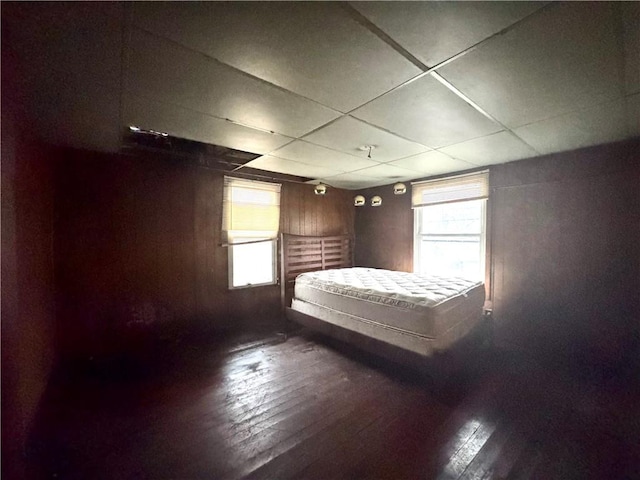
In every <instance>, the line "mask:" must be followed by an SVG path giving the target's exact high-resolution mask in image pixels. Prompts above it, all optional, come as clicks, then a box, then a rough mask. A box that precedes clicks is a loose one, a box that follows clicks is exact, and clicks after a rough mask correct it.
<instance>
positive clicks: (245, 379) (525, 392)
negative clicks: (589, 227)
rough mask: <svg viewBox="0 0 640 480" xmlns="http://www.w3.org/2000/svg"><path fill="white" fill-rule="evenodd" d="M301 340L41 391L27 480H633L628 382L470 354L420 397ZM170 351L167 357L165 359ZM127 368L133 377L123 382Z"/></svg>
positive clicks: (350, 358) (637, 419) (392, 378)
mask: <svg viewBox="0 0 640 480" xmlns="http://www.w3.org/2000/svg"><path fill="white" fill-rule="evenodd" d="M321 340H323V339H322V338H319V337H316V336H313V335H302V336H293V337H291V338H289V339H288V340H287V341H286V342H281V341H280V342H278V341H272V342H267V343H263V344H260V343H258V344H256V343H246V344H238V343H233V342H232V343H224V344H217V345H209V344H207V343H205V342H200V343H198V344H180V345H179V346H176V347H174V348H173V349H172V350H158V351H157V353H156V356H155V357H154V358H153V359H152V361H150V360H149V359H147V361H146V362H142V363H136V364H134V363H124V362H123V363H121V364H118V365H110V366H103V367H102V368H94V369H93V370H92V371H91V372H85V373H84V374H83V375H79V374H77V373H76V374H74V375H67V376H65V377H62V376H60V377H59V378H58V379H57V380H56V381H55V382H53V383H52V385H51V386H50V389H49V391H48V393H47V395H46V397H45V400H44V402H43V405H42V408H41V412H40V415H39V418H38V421H37V426H36V429H35V431H34V434H33V437H32V440H31V446H30V449H29V451H28V461H29V465H30V468H29V472H30V474H31V476H32V477H33V478H70V479H103V478H104V479H120V478H122V479H125V478H126V479H128V478H140V479H146V478H149V479H191V478H193V479H201V478H202V479H218V478H254V479H259V478H263V479H286V478H305V479H306V478H310V479H311V478H315V479H329V478H352V479H357V478H393V479H396V478H422V479H431V478H434V479H489V478H494V479H555V478H558V479H574V478H575V479H618V478H619V479H631V478H640V401H639V400H640V388H639V387H638V381H637V377H634V375H633V374H628V373H627V374H626V375H620V376H618V377H616V378H615V379H608V380H603V379H600V380H598V381H597V382H596V381H595V380H590V379H589V378H581V379H579V380H571V378H573V377H571V376H570V375H567V374H566V373H565V372H553V371H550V370H549V369H544V368H542V367H540V366H539V365H536V364H534V363H532V362H530V361H525V360H524V359H522V358H516V357H515V356H513V355H508V354H505V353H497V352H495V351H484V352H482V353H480V354H478V355H477V356H475V357H474V358H469V359H468V362H465V364H463V365H461V366H460V373H459V374H458V375H456V377H455V378H451V379H449V380H448V381H446V382H437V383H434V382H432V381H430V380H429V379H428V378H426V377H424V376H423V375H418V374H415V373H413V372H411V371H409V370H407V369H405V368H401V367H397V366H394V365H392V364H390V363H388V362H385V361H382V360H378V359H376V358H374V357H372V356H368V355H365V354H362V353H358V352H354V351H352V350H351V349H349V348H348V347H345V346H342V345H340V344H335V343H333V344H332V343H327V342H326V341H321ZM178 351H179V354H178V353H177V352H178ZM134 366H135V368H134Z"/></svg>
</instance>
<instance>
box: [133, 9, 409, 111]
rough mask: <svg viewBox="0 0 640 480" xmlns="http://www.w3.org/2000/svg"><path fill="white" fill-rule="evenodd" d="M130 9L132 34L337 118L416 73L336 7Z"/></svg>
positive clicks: (343, 10)
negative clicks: (214, 62)
mask: <svg viewBox="0 0 640 480" xmlns="http://www.w3.org/2000/svg"><path fill="white" fill-rule="evenodd" d="M133 5H134V7H133V8H134V22H135V23H136V24H137V25H138V26H140V27H142V28H144V29H146V30H149V31H152V32H154V33H156V34H158V35H162V36H166V37H168V38H171V39H172V40H175V41H177V42H179V43H181V44H183V45H186V46H188V47H191V48H193V49H195V50H198V51H201V52H203V53H206V54H208V55H211V56H212V57H214V58H217V59H219V60H220V61H222V62H224V63H227V64H229V65H232V66H234V67H236V68H238V69H240V70H243V71H245V72H247V73H250V74H252V75H254V76H256V77H259V78H262V79H264V80H267V81H269V82H271V83H274V84H276V85H279V86H281V87H283V88H286V89H288V90H291V91H292V92H296V93H299V94H300V95H304V96H305V97H308V98H311V99H313V100H316V101H318V102H320V103H322V104H323V105H327V106H329V107H332V108H335V109H337V110H340V111H348V110H351V109H353V108H355V107H357V106H358V105H361V104H363V103H365V102H366V101H368V100H371V99H372V98H375V97H376V96H378V95H380V94H382V93H384V92H386V91H388V90H389V89H391V88H393V87H395V86H397V85H399V84H401V83H402V82H404V81H405V80H407V79H409V78H411V77H413V76H415V75H416V74H418V73H420V70H419V69H418V68H417V67H416V66H414V65H413V64H411V63H410V62H409V61H407V60H406V59H405V58H404V57H402V56H401V55H399V54H398V53H396V52H395V51H394V50H393V49H392V48H391V47H389V46H388V45H387V44H386V43H384V42H383V41H382V40H380V39H379V38H378V37H377V36H375V35H374V34H373V33H371V32H370V31H368V30H367V29H365V28H364V27H363V26H361V25H359V24H358V23H356V22H355V21H354V20H353V19H352V18H351V17H350V16H349V14H348V12H347V11H346V10H345V9H344V8H342V7H341V6H340V5H339V4H337V3H335V4H334V3H331V2H328V3H322V2H281V3H278V2H153V3H152V2H137V3H134V4H133Z"/></svg>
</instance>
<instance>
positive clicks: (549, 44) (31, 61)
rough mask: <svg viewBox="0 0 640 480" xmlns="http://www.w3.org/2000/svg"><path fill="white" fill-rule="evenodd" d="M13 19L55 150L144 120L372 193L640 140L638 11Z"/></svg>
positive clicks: (116, 142)
mask: <svg viewBox="0 0 640 480" xmlns="http://www.w3.org/2000/svg"><path fill="white" fill-rule="evenodd" d="M2 21H3V23H2V26H3V38H2V40H3V42H2V48H3V58H5V49H6V51H7V52H9V53H8V54H10V55H12V56H13V57H14V58H15V64H16V70H17V74H18V75H19V77H20V78H21V88H22V89H23V91H22V92H20V94H21V95H22V97H23V99H24V103H25V109H26V110H27V111H28V112H29V114H30V119H31V120H30V121H32V122H33V127H34V130H37V131H38V132H40V134H41V136H42V138H43V139H44V140H46V141H49V142H52V143H54V144H62V145H70V146H74V147H79V148H89V149H93V150H99V151H118V150H120V148H121V147H122V142H123V132H124V131H125V129H126V128H127V127H128V126H129V125H136V126H140V127H142V128H145V129H153V130H157V131H162V132H167V133H169V134H170V135H173V136H176V137H181V138H186V139H189V140H195V141H199V142H204V143H210V144H215V145H222V146H224V147H229V148H233V149H237V150H243V151H247V152H252V153H255V154H258V155H259V156H258V157H257V158H256V159H255V160H253V161H251V162H248V163H246V164H245V165H244V166H242V167H240V169H242V168H255V169H260V170H266V171H272V172H280V173H289V174H292V175H296V176H302V177H309V178H313V179H314V180H315V181H322V182H324V183H327V184H329V185H332V186H335V187H341V188H347V189H359V188H365V187H370V186H376V185H384V184H389V183H393V182H395V181H397V180H411V179H415V178H423V177H427V176H430V175H439V174H445V173H449V172H457V171H463V170H468V169H473V168H477V167H481V166H487V165H492V164H496V163H503V162H509V161H513V160H518V159H522V158H528V157H535V156H538V155H542V154H547V153H553V152H559V151H565V150H572V149H576V148H580V147H585V146H590V145H596V144H601V143H608V142H612V141H617V140H622V139H626V138H630V137H635V136H638V135H640V120H639V119H640V100H639V99H640V4H639V3H633V2H629V3H626V2H620V3H619V2H597V3H581V2H568V3H547V2H406V3H405V2H353V3H339V2H331V3H322V2H283V3H280V2H278V3H271V2H246V3H244V2H239V3H235V2H198V3H190V2H175V3H164V2H140V3H103V2H97V3H64V4H56V3H50V4H37V5H36V4H20V5H18V4H13V5H8V6H7V4H6V3H4V4H3V8H2ZM368 145H373V146H375V148H373V149H371V151H369V149H367V148H361V147H363V146H368Z"/></svg>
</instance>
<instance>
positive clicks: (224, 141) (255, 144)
mask: <svg viewBox="0 0 640 480" xmlns="http://www.w3.org/2000/svg"><path fill="white" fill-rule="evenodd" d="M123 119H124V122H125V125H136V126H138V127H142V128H145V129H153V130H157V131H160V132H166V133H168V134H170V135H173V136H176V137H180V138H186V139H189V140H196V141H199V142H205V143H212V144H214V145H222V146H224V147H229V148H235V149H237V150H243V151H245V152H252V153H263V154H264V153H268V152H270V151H271V150H275V149H276V148H278V147H280V146H282V145H284V144H286V143H287V142H290V141H291V139H290V138H288V137H284V136H282V135H277V134H273V133H266V132H262V131H260V130H254V129H252V128H248V127H243V126H241V125H236V124H233V123H231V122H227V121H224V120H220V119H218V118H215V117H211V116H209V115H205V114H203V113H200V112H195V111H193V110H188V109H186V108H181V107H178V106H175V105H168V104H165V103H160V102H157V101H155V100H152V99H148V98H144V97H141V96H139V95H136V96H126V97H125V99H124V117H123Z"/></svg>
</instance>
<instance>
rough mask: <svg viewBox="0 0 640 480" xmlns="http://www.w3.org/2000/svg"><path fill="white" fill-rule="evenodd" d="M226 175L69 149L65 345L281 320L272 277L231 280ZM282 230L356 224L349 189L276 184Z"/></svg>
mask: <svg viewBox="0 0 640 480" xmlns="http://www.w3.org/2000/svg"><path fill="white" fill-rule="evenodd" d="M222 184H223V175H222V174H221V173H219V172H215V171H211V170H205V169H198V168H194V167H189V166H186V165H184V164H181V163H180V162H178V161H175V160H171V159H159V158H151V157H150V156H148V155H144V156H117V155H100V154H95V153H89V152H80V151H67V152H66V153H65V155H64V159H63V160H62V161H61V162H60V165H59V168H58V181H57V205H56V207H57V208H56V211H57V217H56V244H55V245H56V275H57V277H56V278H57V286H58V293H59V302H58V307H59V308H58V318H59V325H60V332H59V333H60V335H59V336H60V341H61V346H62V350H63V352H66V353H67V354H72V355H74V356H77V355H81V356H85V357H86V356H95V355H106V354H108V353H109V352H111V351H114V350H115V351H124V352H127V351H132V350H136V349H139V348H140V346H139V345H137V342H140V341H142V339H144V338H145V337H146V332H147V331H149V330H155V329H158V330H160V333H161V334H168V335H178V334H180V333H181V332H184V331H186V330H188V329H192V328H193V329H200V328H202V329H209V328H211V329H226V328H242V329H252V328H279V325H278V322H279V321H280V310H279V288H278V287H277V286H266V287H256V288H248V289H239V290H233V291H229V290H228V288H227V276H228V272H227V265H228V260H227V258H228V251H227V249H226V248H224V247H221V246H220V244H221V219H222ZM281 210H282V215H281V218H282V226H281V227H282V230H283V231H285V232H288V233H296V234H307V235H333V234H343V233H347V234H352V233H353V207H352V206H351V196H350V194H349V193H348V192H345V191H342V190H338V189H329V190H328V192H327V195H326V196H324V197H319V196H316V195H314V193H313V187H312V186H310V185H304V184H294V183H286V182H284V183H283V186H282V198H281Z"/></svg>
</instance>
